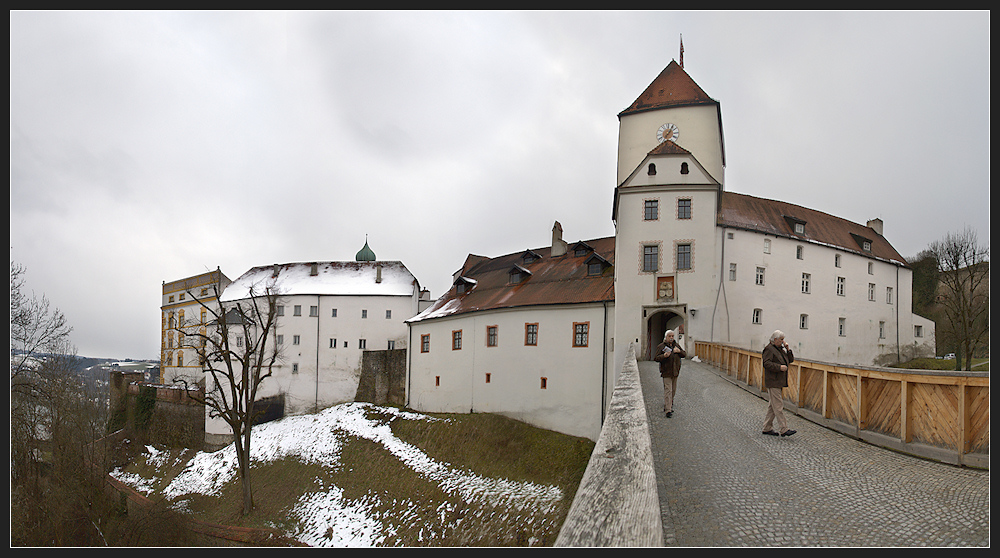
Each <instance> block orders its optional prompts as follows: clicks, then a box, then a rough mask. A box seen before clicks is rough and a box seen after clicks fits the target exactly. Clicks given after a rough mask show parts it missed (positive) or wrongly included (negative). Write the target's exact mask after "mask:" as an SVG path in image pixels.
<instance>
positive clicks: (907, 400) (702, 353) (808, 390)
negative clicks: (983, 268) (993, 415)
mask: <svg viewBox="0 0 1000 558" xmlns="http://www.w3.org/2000/svg"><path fill="white" fill-rule="evenodd" d="M695 355H696V356H697V357H698V358H699V359H700V360H701V361H702V362H706V363H709V364H712V365H714V366H716V367H717V368H719V369H720V370H721V371H724V372H725V373H726V375H727V376H728V377H731V378H733V379H735V380H736V381H737V382H739V383H740V384H742V385H744V386H746V387H747V388H749V389H751V390H755V391H758V392H760V393H763V392H764V388H763V370H762V367H761V353H760V351H750V350H747V349H741V348H737V347H732V346H728V345H722V344H719V343H707V342H702V341H696V342H695ZM783 394H784V397H785V401H786V405H788V404H791V406H792V407H793V408H792V411H793V412H795V413H796V414H799V415H801V416H803V417H804V418H807V419H809V420H812V421H813V422H817V423H819V424H822V425H824V426H827V427H829V428H832V429H835V430H838V431H840V432H843V433H845V434H849V435H852V436H855V437H857V438H859V439H863V440H865V441H868V442H870V443H874V444H878V445H881V446H884V447H888V448H891V449H895V450H898V451H902V452H906V453H911V454H914V455H919V456H921V457H926V458H930V459H935V460H938V461H943V462H947V463H952V464H956V465H968V466H972V467H981V468H987V469H988V468H989V446H990V378H989V372H948V371H938V370H902V369H896V368H876V367H871V368H868V367H859V366H841V365H837V364H829V363H823V362H816V361H808V360H799V359H798V358H796V361H795V362H794V363H793V364H792V366H790V367H789V371H788V387H787V388H785V389H784V390H783Z"/></svg>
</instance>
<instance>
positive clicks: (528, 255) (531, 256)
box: [521, 250, 542, 265]
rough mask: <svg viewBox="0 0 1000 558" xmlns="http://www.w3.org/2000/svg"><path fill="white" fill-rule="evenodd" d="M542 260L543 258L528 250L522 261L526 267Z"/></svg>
mask: <svg viewBox="0 0 1000 558" xmlns="http://www.w3.org/2000/svg"><path fill="white" fill-rule="evenodd" d="M540 259H542V257H541V256H539V255H538V254H536V253H534V252H532V251H531V250H526V251H525V252H524V254H522V255H521V261H523V262H524V263H525V265H527V264H530V263H531V262H534V261H536V260H540Z"/></svg>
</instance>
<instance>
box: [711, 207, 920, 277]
mask: <svg viewBox="0 0 1000 558" xmlns="http://www.w3.org/2000/svg"><path fill="white" fill-rule="evenodd" d="M717 222H718V224H719V225H721V226H724V227H731V228H737V229H746V230H751V231H755V232H759V233H764V234H771V235H774V236H781V237H786V238H800V239H802V240H804V241H809V242H814V243H818V244H825V245H829V246H833V247H836V248H840V249H843V250H846V251H849V252H855V253H858V254H862V255H865V256H870V257H874V258H879V259H883V260H887V261H894V262H897V263H900V264H902V265H906V260H905V259H904V258H903V257H902V256H900V255H899V252H896V249H895V248H893V247H892V245H891V244H889V241H888V240H886V239H885V238H884V237H883V236H882V235H881V234H879V233H877V232H875V230H874V229H872V228H871V227H869V226H867V225H860V224H858V223H854V222H851V221H848V220H846V219H842V218H840V217H834V216H833V215H829V214H827V213H823V212H822V211H816V210H814V209H808V208H805V207H802V206H799V205H795V204H791V203H786V202H781V201H776V200H768V199H764V198H757V197H753V196H748V195H746V194H737V193H734V192H723V193H722V204H721V208H720V209H719V215H718V220H717ZM796 222H803V223H804V232H803V233H802V234H796V233H795V228H794V224H795V223H796ZM865 240H868V241H871V249H870V250H869V251H865V250H864V248H863V243H864V241H865Z"/></svg>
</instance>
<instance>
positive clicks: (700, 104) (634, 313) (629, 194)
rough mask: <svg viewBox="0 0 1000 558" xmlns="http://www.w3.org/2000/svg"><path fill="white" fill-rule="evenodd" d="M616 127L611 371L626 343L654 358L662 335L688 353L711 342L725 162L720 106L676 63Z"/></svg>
mask: <svg viewBox="0 0 1000 558" xmlns="http://www.w3.org/2000/svg"><path fill="white" fill-rule="evenodd" d="M618 121H619V138H618V176H617V180H618V182H617V184H616V185H615V194H614V204H613V209H612V219H613V220H614V222H615V366H616V367H619V366H621V364H622V363H623V362H624V359H625V353H627V351H628V349H629V347H630V346H634V348H635V354H636V357H637V358H638V359H639V360H646V359H651V358H652V356H653V355H652V350H653V349H654V348H655V347H656V345H657V344H658V343H659V342H660V341H662V340H663V336H664V334H665V333H666V331H668V330H670V331H674V333H675V338H676V339H677V340H678V341H679V342H680V343H681V344H682V345H684V346H686V347H688V350H689V354H690V350H691V349H693V345H690V344H689V340H691V339H696V338H697V339H706V338H709V337H710V333H711V331H710V328H711V325H712V323H711V315H712V313H711V312H706V311H703V310H704V309H706V308H710V307H711V305H712V304H714V301H715V299H716V293H717V292H718V284H719V280H718V278H719V265H720V264H719V257H718V248H719V246H721V243H720V239H719V234H720V233H719V232H718V231H719V229H718V228H717V227H716V215H717V211H718V209H719V207H720V206H719V203H720V199H721V198H720V196H721V194H722V192H723V190H724V181H725V165H726V161H725V152H724V150H723V140H722V113H721V110H720V106H719V102H718V101H716V100H714V99H712V98H711V97H709V96H708V95H707V94H706V93H705V92H704V91H703V90H702V89H701V87H699V86H698V84H696V83H695V82H694V80H692V79H691V76H689V75H688V74H687V72H685V71H684V68H682V67H681V65H680V64H678V63H677V62H675V61H671V62H670V64H668V65H667V67H666V68H664V70H663V71H662V72H660V75H658V76H657V77H656V79H654V80H653V82H652V83H650V84H649V86H648V87H646V90H645V91H643V92H642V94H641V95H639V97H638V98H637V99H636V100H635V101H634V102H633V103H632V104H631V105H630V106H629V107H628V108H627V109H625V110H624V111H622V112H621V113H620V114H619V115H618ZM696 315H697V318H695V316H696ZM703 315H705V316H707V319H706V318H703Z"/></svg>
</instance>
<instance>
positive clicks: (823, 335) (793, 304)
mask: <svg viewBox="0 0 1000 558" xmlns="http://www.w3.org/2000/svg"><path fill="white" fill-rule="evenodd" d="M725 231H726V233H727V235H728V233H732V235H733V238H732V239H730V238H728V236H727V237H726V239H725V260H726V262H725V265H724V266H723V277H724V281H723V292H722V296H721V297H720V299H721V300H722V301H723V303H722V304H720V305H719V307H718V308H717V314H718V315H719V317H720V321H719V322H718V324H717V325H718V327H717V329H716V332H715V336H714V339H713V340H715V341H719V342H723V343H731V344H734V345H737V346H741V347H746V348H750V349H757V348H763V347H764V345H765V344H766V343H767V341H768V339H769V337H770V335H771V332H773V331H774V330H776V329H780V330H782V331H784V332H785V334H786V341H787V342H788V343H789V344H790V345H791V346H792V347H793V349H794V350H795V352H796V354H797V355H798V356H800V357H801V358H808V359H813V360H819V361H823V362H835V363H842V364H859V365H872V364H874V363H875V361H876V360H877V359H878V358H879V357H880V355H886V354H895V353H896V347H897V332H898V333H899V344H900V345H913V343H914V339H913V327H912V326H913V316H912V313H911V312H910V301H911V296H912V291H911V289H910V284H911V281H912V276H911V273H910V270H908V269H906V268H901V267H899V266H897V265H894V264H891V263H889V262H884V261H879V260H875V259H872V258H868V257H865V256H862V255H859V254H855V253H851V252H845V251H842V250H837V249H835V248H832V247H829V246H824V245H818V244H811V243H808V242H803V241H801V240H798V239H792V238H784V237H774V236H767V235H763V234H760V233H756V232H751V231H743V230H738V229H725ZM765 238H766V239H769V240H770V242H771V253H770V254H767V253H765V252H764V240H765ZM799 246H801V247H802V259H801V260H800V259H798V258H796V248H797V247H799ZM838 254H839V255H840V267H837V266H836V265H835V256H836V255H838ZM730 263H736V265H737V272H736V273H737V279H736V281H731V280H730V279H729V264H730ZM869 263H871V264H872V265H871V273H869V266H868V264H869ZM758 266H760V267H763V268H764V269H765V284H764V285H763V286H759V285H756V282H755V276H756V268H757V267H758ZM897 272H898V274H899V278H898V283H897ZM802 273H809V274H810V292H809V293H808V294H806V293H803V292H802ZM837 277H844V279H845V283H844V294H843V296H841V295H839V294H837ZM869 283H874V284H875V296H874V300H869V295H868V290H869V289H868V285H869ZM887 287H891V288H892V289H893V298H892V304H889V303H887V302H886V300H887V299H886V288H887ZM755 308H760V309H761V311H762V312H761V323H759V324H754V323H753V322H752V318H753V310H754V309H755ZM897 312H898V316H899V320H898V322H897ZM802 314H806V315H807V316H808V319H807V327H806V328H805V329H803V328H800V327H799V326H800V322H799V319H800V315H802ZM840 318H844V319H845V329H844V333H843V335H841V334H840V331H839V319H840ZM724 322H727V323H724ZM880 322H884V325H883V327H882V335H883V337H881V338H880V331H879V329H880V328H879V324H880ZM897 327H898V330H897ZM932 331H933V327H931V328H930V332H928V331H926V330H925V342H926V338H927V336H928V335H930V338H931V339H933V334H932V333H931V332H932Z"/></svg>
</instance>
